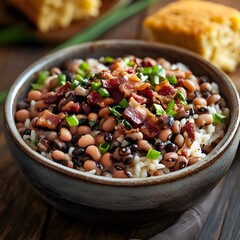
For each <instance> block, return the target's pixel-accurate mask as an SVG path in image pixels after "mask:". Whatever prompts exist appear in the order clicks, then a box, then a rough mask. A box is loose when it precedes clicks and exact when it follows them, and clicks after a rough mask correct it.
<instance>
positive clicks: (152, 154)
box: [146, 148, 161, 160]
mask: <svg viewBox="0 0 240 240" xmlns="http://www.w3.org/2000/svg"><path fill="white" fill-rule="evenodd" d="M160 155H161V152H159V151H156V150H154V149H152V148H150V149H149V150H148V153H147V156H146V158H150V159H152V160H155V159H158V158H159V157H160Z"/></svg>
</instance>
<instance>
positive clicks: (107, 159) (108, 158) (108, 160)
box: [100, 153, 112, 169]
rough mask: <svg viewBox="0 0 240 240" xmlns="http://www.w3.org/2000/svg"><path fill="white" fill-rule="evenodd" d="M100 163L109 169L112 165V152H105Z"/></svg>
mask: <svg viewBox="0 0 240 240" xmlns="http://www.w3.org/2000/svg"><path fill="white" fill-rule="evenodd" d="M100 163H101V164H102V165H103V167H104V168H106V169H109V168H110V167H111V166H112V154H111V153H105V154H104V155H103V156H102V157H101V159H100Z"/></svg>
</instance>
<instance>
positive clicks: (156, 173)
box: [153, 169, 164, 176]
mask: <svg viewBox="0 0 240 240" xmlns="http://www.w3.org/2000/svg"><path fill="white" fill-rule="evenodd" d="M161 175H164V171H163V169H158V170H157V171H156V172H154V173H153V176H161Z"/></svg>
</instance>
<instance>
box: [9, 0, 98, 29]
mask: <svg viewBox="0 0 240 240" xmlns="http://www.w3.org/2000/svg"><path fill="white" fill-rule="evenodd" d="M8 1H9V2H10V4H12V5H13V6H15V7H16V8H18V9H19V10H20V11H22V12H23V13H24V14H25V15H26V16H27V17H28V18H29V19H30V20H31V21H33V23H34V24H36V26H37V27H38V29H39V30H40V31H41V32H47V31H49V30H52V29H57V28H62V27H63V28H64V27H67V26H69V25H70V23H71V22H72V21H73V20H80V19H84V18H88V17H95V16H97V15H98V14H99V8H100V6H101V0H68V1H65V0H37V1H36V0H8Z"/></svg>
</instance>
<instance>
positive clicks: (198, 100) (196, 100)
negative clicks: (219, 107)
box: [193, 98, 207, 106]
mask: <svg viewBox="0 0 240 240" xmlns="http://www.w3.org/2000/svg"><path fill="white" fill-rule="evenodd" d="M193 104H194V105H195V106H197V105H201V106H207V100H206V99H205V98H194V99H193Z"/></svg>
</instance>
